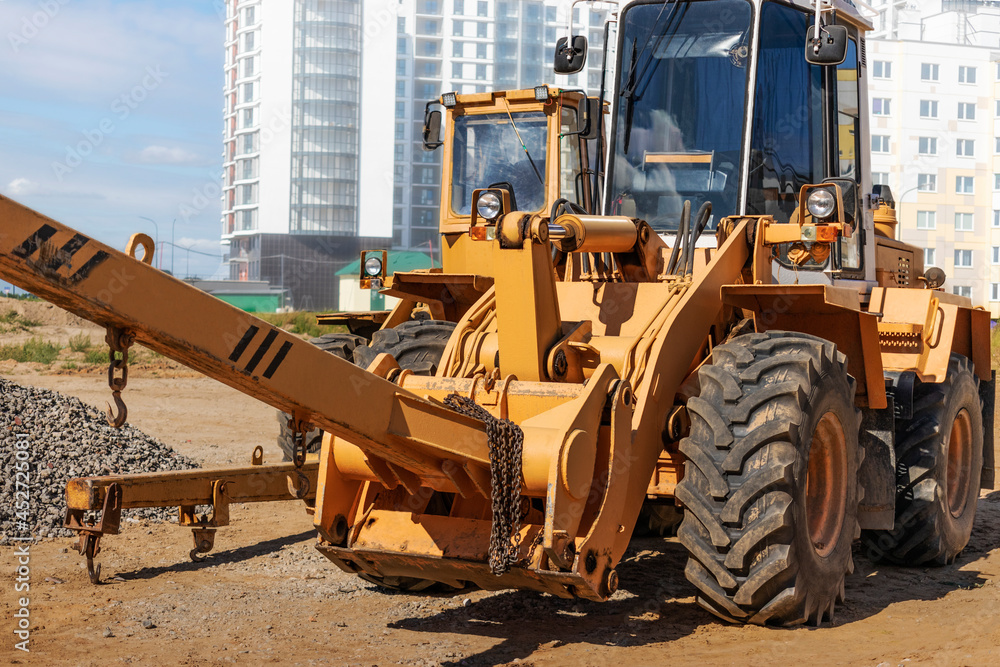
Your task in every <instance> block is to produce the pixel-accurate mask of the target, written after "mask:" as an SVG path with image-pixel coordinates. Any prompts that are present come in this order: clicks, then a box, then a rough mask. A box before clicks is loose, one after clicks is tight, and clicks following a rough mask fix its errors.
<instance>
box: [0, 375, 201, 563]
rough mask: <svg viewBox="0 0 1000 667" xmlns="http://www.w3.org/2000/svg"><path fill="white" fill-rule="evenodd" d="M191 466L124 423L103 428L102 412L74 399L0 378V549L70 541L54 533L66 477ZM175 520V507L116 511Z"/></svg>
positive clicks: (124, 516) (68, 533) (59, 523)
mask: <svg viewBox="0 0 1000 667" xmlns="http://www.w3.org/2000/svg"><path fill="white" fill-rule="evenodd" d="M19 434H20V435H19ZM25 435H26V436H27V437H24V436H25ZM24 443H27V446H26V447H25V445H24ZM19 446H20V447H22V449H20V450H19V449H18V447H19ZM19 451H21V452H26V453H27V462H28V464H29V471H28V474H29V477H28V487H27V489H26V488H25V479H24V476H23V475H21V476H20V477H18V475H17V472H16V471H17V468H18V464H19V463H20V462H21V461H23V460H24V457H25V454H24V453H22V454H20V457H19V456H18V452H19ZM20 467H23V465H21V466H20ZM197 467H198V466H197V465H196V464H195V463H194V462H193V461H191V460H190V459H188V458H186V457H184V456H181V455H180V454H178V453H177V452H175V451H173V450H172V449H170V448H169V447H167V446H166V445H164V444H163V443H162V442H160V441H159V440H156V439H155V438H151V437H149V436H148V435H146V434H145V433H143V432H141V431H139V430H138V429H136V428H133V427H132V426H130V425H129V424H126V425H125V426H124V427H122V428H121V429H116V428H114V427H112V426H109V425H108V423H107V419H106V417H105V415H104V414H103V413H101V412H100V411H98V410H96V409H94V408H93V407H91V406H89V405H86V404H85V403H83V402H82V401H80V400H79V399H76V398H71V397H68V396H63V395H62V394H59V393H57V392H54V391H49V390H47V389H37V388H34V387H22V386H20V385H17V384H14V383H13V382H8V381H7V380H4V379H2V378H0V470H2V471H3V481H2V483H0V486H2V489H0V491H2V492H0V544H6V543H8V542H9V541H10V539H9V538H11V537H16V536H20V537H27V536H34V537H57V536H64V537H68V536H71V535H73V534H74V533H73V532H72V531H69V530H66V529H64V528H62V523H63V519H64V516H65V511H66V501H65V489H66V481H67V480H69V479H72V478H73V477H91V476H96V475H111V474H130V473H139V472H154V471H163V470H183V469H187V468H197ZM18 483H20V484H18ZM24 491H27V492H28V498H27V505H28V509H27V517H26V518H27V521H23V519H24V518H25V517H21V516H18V515H17V512H18V511H19V510H21V509H22V508H23V507H24V504H25V496H24ZM176 514H177V508H158V509H153V508H149V509H134V510H124V511H123V512H122V520H123V521H125V520H126V519H128V518H132V519H154V520H160V521H162V520H166V519H167V518H168V517H170V518H175V517H176Z"/></svg>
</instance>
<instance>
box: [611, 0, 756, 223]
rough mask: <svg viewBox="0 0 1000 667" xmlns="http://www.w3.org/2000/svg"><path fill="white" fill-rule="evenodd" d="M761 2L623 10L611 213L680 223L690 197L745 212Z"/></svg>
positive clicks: (694, 205)
mask: <svg viewBox="0 0 1000 667" xmlns="http://www.w3.org/2000/svg"><path fill="white" fill-rule="evenodd" d="M750 24H751V8H750V4H749V3H748V2H746V0H713V1H711V2H709V1H706V0H703V1H700V2H673V3H665V4H661V3H656V4H642V5H633V6H632V7H630V8H628V9H627V10H626V11H625V13H624V16H623V18H622V29H621V30H622V46H621V50H622V55H621V77H620V80H619V83H618V92H617V94H618V98H617V109H616V114H617V122H616V127H615V137H614V141H615V145H614V160H613V162H612V165H611V170H612V173H611V190H610V192H611V213H612V214H621V215H627V216H630V217H637V218H641V219H643V220H646V221H647V222H648V223H649V224H650V225H652V226H653V228H654V229H655V230H657V231H659V232H666V231H676V230H677V227H678V223H679V221H680V214H681V209H682V207H683V206H684V201H685V200H690V202H691V210H692V211H696V210H698V207H699V206H701V204H702V203H703V202H706V201H710V202H712V220H711V222H710V224H709V227H708V228H709V229H712V228H714V226H715V222H716V221H718V220H720V219H721V218H723V217H725V216H727V215H734V214H736V213H737V210H736V206H737V197H738V194H739V181H740V179H739V164H740V149H741V146H742V133H743V119H744V109H745V105H746V87H747V70H748V67H747V65H748V55H749V44H750Z"/></svg>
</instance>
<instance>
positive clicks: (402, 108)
mask: <svg viewBox="0 0 1000 667" xmlns="http://www.w3.org/2000/svg"><path fill="white" fill-rule="evenodd" d="M396 118H406V102H396Z"/></svg>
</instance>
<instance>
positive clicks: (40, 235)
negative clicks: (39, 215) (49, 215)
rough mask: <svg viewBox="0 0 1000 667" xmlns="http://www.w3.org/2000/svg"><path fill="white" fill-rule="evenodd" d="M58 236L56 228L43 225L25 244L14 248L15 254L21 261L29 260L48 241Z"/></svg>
mask: <svg viewBox="0 0 1000 667" xmlns="http://www.w3.org/2000/svg"><path fill="white" fill-rule="evenodd" d="M55 235H56V228H55V227H52V226H51V225H42V226H41V227H39V228H38V229H36V230H35V233H34V234H32V235H31V236H29V237H28V238H27V239H25V241H24V243H22V244H21V245H19V246H18V247H16V248H14V250H13V254H14V255H15V256H16V257H20V258H21V259H28V258H29V257H31V256H32V255H34V254H35V253H36V252H38V248H39V247H40V246H41V245H42V244H43V243H45V242H46V241H48V240H49V239H50V238H52V237H53V236H55Z"/></svg>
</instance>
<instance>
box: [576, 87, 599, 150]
mask: <svg viewBox="0 0 1000 667" xmlns="http://www.w3.org/2000/svg"><path fill="white" fill-rule="evenodd" d="M585 109H586V110H585V112H584V113H585V114H586V115H585V117H584V118H585V120H584V125H583V134H581V135H580V136H582V137H583V138H584V139H586V140H588V141H589V140H591V139H596V138H597V137H598V136H600V127H601V113H602V112H603V109H601V100H600V98H597V97H588V98H587V105H586V107H585Z"/></svg>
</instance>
